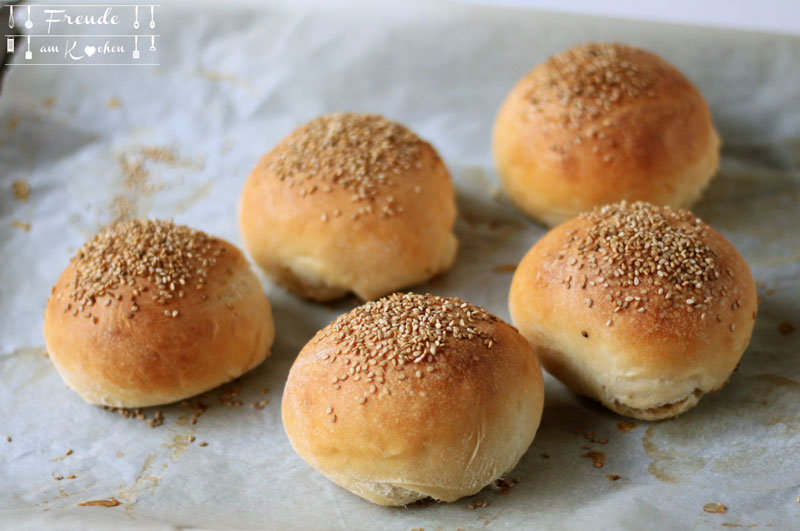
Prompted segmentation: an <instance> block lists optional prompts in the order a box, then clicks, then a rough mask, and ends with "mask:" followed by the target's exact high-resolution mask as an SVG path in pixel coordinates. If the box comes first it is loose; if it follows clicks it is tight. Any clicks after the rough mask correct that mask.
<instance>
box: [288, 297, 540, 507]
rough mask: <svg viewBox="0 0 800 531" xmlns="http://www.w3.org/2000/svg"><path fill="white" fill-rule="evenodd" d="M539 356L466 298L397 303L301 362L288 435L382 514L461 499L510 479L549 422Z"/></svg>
mask: <svg viewBox="0 0 800 531" xmlns="http://www.w3.org/2000/svg"><path fill="white" fill-rule="evenodd" d="M543 401H544V386H543V383H542V373H541V370H540V368H539V363H538V361H537V359H536V355H535V354H534V352H533V350H532V349H531V347H530V345H528V343H527V342H526V341H525V339H524V338H523V337H522V336H520V335H519V333H517V331H516V330H514V329H513V328H512V327H511V326H509V325H508V324H506V323H505V322H503V321H501V320H500V319H498V318H497V317H495V316H493V315H491V314H489V313H488V312H486V311H485V310H483V309H481V308H477V307H475V306H472V305H471V304H468V303H465V302H463V301H460V300H459V299H452V298H443V297H434V296H432V295H415V294H405V295H401V294H394V295H391V296H390V297H387V298H384V299H380V300H378V301H374V302H370V303H367V304H365V305H364V306H361V307H359V308H356V309H355V310H353V311H352V312H350V313H348V314H345V315H343V316H341V317H339V318H338V319H336V321H334V322H333V323H331V324H330V325H328V326H327V327H326V328H324V329H323V330H321V331H320V332H319V333H317V335H316V336H315V337H314V338H313V339H312V340H311V341H309V343H308V344H307V345H306V346H305V348H303V350H302V351H301V352H300V355H299V356H298V357H297V360H296V361H295V363H294V365H293V366H292V369H291V371H290V373H289V379H288V382H287V384H286V388H285V390H284V394H283V405H282V407H283V425H284V427H285V429H286V433H287V434H288V436H289V440H290V441H291V443H292V446H293V447H294V449H295V450H296V451H297V453H298V454H300V456H301V457H302V458H303V459H305V460H306V461H307V462H308V463H309V464H310V465H311V466H312V467H314V468H315V469H316V470H318V471H319V472H321V473H322V474H324V475H325V476H327V477H328V478H329V479H331V480H332V481H334V482H335V483H337V484H339V485H340V486H342V487H344V488H345V489H347V490H349V491H351V492H353V493H355V494H357V495H359V496H361V497H363V498H366V499H367V500H370V501H372V502H374V503H377V504H380V505H406V504H409V503H412V502H414V501H416V500H419V499H422V498H425V497H428V496H431V497H433V498H435V499H438V500H444V501H455V500H457V499H458V498H461V497H462V496H468V495H471V494H474V493H476V492H478V491H479V490H480V489H482V488H483V487H484V486H486V485H488V484H489V483H491V482H492V481H494V480H495V479H497V478H499V477H500V476H501V475H502V474H504V473H506V472H509V471H511V470H512V469H513V468H514V466H515V465H516V464H517V462H518V461H519V459H520V457H521V456H522V455H523V454H524V453H525V451H526V450H527V448H528V446H529V445H530V444H531V441H532V440H533V437H534V435H535V433H536V430H537V428H538V426H539V421H540V419H541V416H542V407H543Z"/></svg>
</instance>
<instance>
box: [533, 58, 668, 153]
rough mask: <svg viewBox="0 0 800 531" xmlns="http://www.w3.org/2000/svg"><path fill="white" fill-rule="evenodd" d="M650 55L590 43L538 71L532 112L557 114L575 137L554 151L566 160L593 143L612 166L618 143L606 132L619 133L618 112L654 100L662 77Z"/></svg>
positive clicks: (534, 81) (546, 64)
mask: <svg viewBox="0 0 800 531" xmlns="http://www.w3.org/2000/svg"><path fill="white" fill-rule="evenodd" d="M648 55H649V54H648V53H647V52H644V51H642V50H638V49H636V48H632V47H630V46H625V45H623V44H619V43H588V44H583V45H579V46H573V47H572V48H570V49H568V50H566V51H564V52H562V53H560V54H558V55H555V56H553V57H551V58H550V59H548V60H547V62H546V63H544V64H543V65H541V66H540V67H539V68H537V69H535V70H534V76H533V77H532V78H531V80H532V84H531V85H530V88H529V90H528V92H527V95H526V99H527V101H528V103H529V107H528V108H529V111H530V112H534V113H542V112H553V111H552V109H554V108H555V109H558V110H557V111H555V112H554V115H555V117H556V118H557V119H558V120H559V121H560V122H561V125H562V127H563V128H564V129H571V130H574V131H575V135H574V136H571V137H570V140H569V141H567V142H566V143H565V144H564V145H554V146H552V147H551V149H552V150H553V151H555V152H558V153H561V154H565V153H566V152H567V151H568V150H569V149H570V147H571V146H573V145H580V144H583V143H584V142H585V141H590V142H592V147H591V151H592V152H594V153H598V155H600V154H601V153H602V156H601V158H602V160H603V161H604V162H606V163H609V162H611V160H613V158H614V156H613V154H612V153H610V152H608V151H607V150H609V149H610V148H614V147H615V143H614V142H613V140H611V139H610V138H608V136H609V135H608V133H607V131H608V130H609V129H610V128H616V127H618V126H617V124H616V123H615V121H614V114H613V111H614V109H616V108H618V107H619V106H621V105H627V104H629V103H630V102H631V101H635V100H639V99H645V98H650V97H652V96H653V95H654V94H655V92H654V91H653V90H652V89H653V85H654V83H655V81H656V80H657V79H658V77H659V75H663V73H662V72H661V70H662V68H660V67H659V66H657V65H656V64H653V63H652V61H650V60H648ZM589 124H591V125H592V126H591V127H587V126H588V125H589ZM600 128H605V129H606V130H605V131H604V130H601V129H600Z"/></svg>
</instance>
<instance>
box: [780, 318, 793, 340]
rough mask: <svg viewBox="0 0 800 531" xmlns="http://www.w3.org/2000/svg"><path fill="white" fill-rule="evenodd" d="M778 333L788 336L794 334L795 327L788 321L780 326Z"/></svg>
mask: <svg viewBox="0 0 800 531" xmlns="http://www.w3.org/2000/svg"><path fill="white" fill-rule="evenodd" d="M778 332H780V333H781V334H783V335H785V336H787V335H789V334H791V333H792V332H794V326H792V323H790V322H788V321H783V322H782V323H781V324H779V325H778Z"/></svg>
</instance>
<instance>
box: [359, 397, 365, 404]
mask: <svg viewBox="0 0 800 531" xmlns="http://www.w3.org/2000/svg"><path fill="white" fill-rule="evenodd" d="M366 402H367V397H366V396H362V397H361V398H359V399H358V403H359V404H365V403H366Z"/></svg>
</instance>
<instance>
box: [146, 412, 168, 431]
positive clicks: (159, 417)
mask: <svg viewBox="0 0 800 531" xmlns="http://www.w3.org/2000/svg"><path fill="white" fill-rule="evenodd" d="M162 424H164V415H163V414H162V413H161V410H160V409H157V410H156V414H155V415H153V418H151V419H149V420H148V421H147V425H148V426H150V427H151V428H155V427H156V426H161V425H162Z"/></svg>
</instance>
